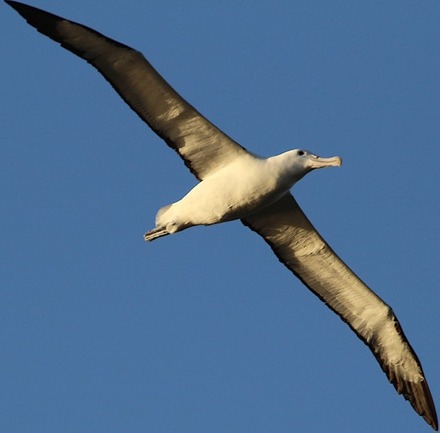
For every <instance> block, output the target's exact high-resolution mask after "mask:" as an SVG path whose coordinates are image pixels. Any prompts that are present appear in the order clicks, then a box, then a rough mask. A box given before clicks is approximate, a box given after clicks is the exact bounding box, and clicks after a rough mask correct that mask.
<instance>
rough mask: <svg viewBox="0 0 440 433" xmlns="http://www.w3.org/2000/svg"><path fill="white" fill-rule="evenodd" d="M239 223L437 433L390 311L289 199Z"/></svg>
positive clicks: (422, 384) (417, 369)
mask: <svg viewBox="0 0 440 433" xmlns="http://www.w3.org/2000/svg"><path fill="white" fill-rule="evenodd" d="M242 222H243V224H245V225H246V226H248V227H249V228H250V229H251V230H253V231H255V232H257V233H258V234H259V235H260V236H262V237H263V238H264V240H265V241H266V242H267V243H268V244H269V245H270V247H271V248H272V250H273V252H274V253H275V255H276V256H277V257H278V259H279V260H280V261H281V262H282V263H283V264H284V265H285V266H286V267H287V268H288V269H290V270H291V271H292V272H293V273H294V274H295V275H296V276H297V277H298V278H299V279H300V280H301V281H302V282H303V283H304V284H305V285H306V286H307V287H308V288H309V289H310V290H311V291H312V292H313V293H315V294H316V295H317V296H318V297H319V298H320V299H321V300H322V301H324V302H325V303H326V304H327V305H328V306H329V307H330V308H331V309H332V310H333V311H334V312H335V313H336V314H338V315H339V316H340V317H341V319H342V320H344V321H345V322H346V323H347V324H348V325H349V326H350V327H351V328H352V329H353V331H354V332H355V333H356V334H357V335H358V337H359V338H361V339H362V340H363V341H364V343H365V344H366V345H367V346H368V347H369V348H370V350H371V351H372V352H373V354H374V356H375V357H376V359H377V360H378V362H379V364H380V366H381V368H382V370H383V371H384V372H385V374H386V375H387V376H388V379H389V380H390V382H391V383H392V384H393V385H394V387H395V388H396V390H397V392H398V393H399V394H403V396H404V397H405V399H407V400H408V401H409V402H410V403H411V405H412V406H413V408H414V409H415V411H416V412H417V413H418V414H419V415H421V416H422V417H423V418H424V419H425V420H426V421H427V422H428V424H430V425H431V426H432V427H433V428H434V429H435V430H437V429H438V424H437V414H436V411H435V407H434V402H433V400H432V397H431V392H430V391H429V387H428V384H427V382H426V379H425V377H424V374H423V370H422V366H421V365H420V361H419V360H418V358H417V355H416V354H415V352H414V350H413V349H412V347H411V346H410V344H409V342H408V340H407V339H406V337H405V335H404V333H403V331H402V328H401V327H400V324H399V321H398V320H397V318H396V316H395V315H394V313H393V311H392V310H391V308H390V307H389V306H388V305H387V304H386V303H385V302H383V301H382V299H380V298H379V297H378V296H377V295H376V294H375V293H374V292H373V291H372V290H371V289H369V288H368V287H367V286H366V285H365V284H364V283H363V282H362V281H361V280H360V279H359V278H358V277H357V276H356V275H355V274H354V273H353V272H352V271H351V270H350V269H349V268H348V266H347V265H346V264H345V263H344V262H343V261H342V260H341V259H340V258H339V257H338V256H337V255H336V254H335V252H334V251H333V250H332V249H331V248H330V246H329V245H328V244H327V243H326V242H325V240H324V239H323V238H322V237H321V236H320V234H319V233H318V232H317V231H316V229H315V228H314V227H313V225H312V224H311V223H310V221H309V220H308V219H307V217H306V216H305V215H304V213H303V211H302V210H301V208H300V207H299V205H298V203H297V202H296V201H295V199H294V198H293V197H292V195H291V194H287V195H285V196H284V197H282V198H281V199H280V200H278V201H277V202H276V203H274V204H272V205H270V206H268V207H266V208H265V209H263V210H261V211H258V212H256V213H254V214H252V215H250V216H248V217H246V218H245V219H243V220H242Z"/></svg>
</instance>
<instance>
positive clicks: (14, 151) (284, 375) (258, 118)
mask: <svg viewBox="0 0 440 433" xmlns="http://www.w3.org/2000/svg"><path fill="white" fill-rule="evenodd" d="M33 4H34V5H35V6H38V7H41V8H43V9H46V10H49V11H51V12H54V13H56V14H59V15H62V16H64V17H67V18H69V19H72V20H75V21H78V22H81V23H84V24H86V25H89V26H91V27H93V28H95V29H97V30H98V31H100V32H103V33H104V34H106V35H108V36H111V37H113V38H115V39H117V40H119V41H121V42H124V43H126V44H128V45H130V46H132V47H135V48H137V49H138V50H140V51H142V52H143V53H144V54H145V56H146V57H147V58H148V59H149V60H150V61H151V62H152V63H153V65H154V66H155V67H156V68H157V69H158V70H159V71H160V72H161V73H162V74H163V75H164V77H165V78H166V79H167V80H168V81H169V82H170V83H171V84H172V85H173V86H174V87H175V88H176V89H177V90H178V91H179V92H180V93H181V94H182V95H183V96H184V97H185V98H186V99H187V100H189V101H190V102H191V103H192V104H193V105H195V106H196V107H197V108H198V109H199V111H201V112H202V113H203V114H204V115H205V116H207V117H208V118H209V119H210V120H211V121H213V122H214V123H215V124H216V125H217V126H219V127H220V128H222V129H223V130H224V131H225V132H226V133H228V134H229V135H230V136H232V137H234V138H235V139H236V140H237V141H239V142H240V143H241V144H242V145H243V146H245V147H246V148H248V149H249V150H252V151H254V152H256V153H259V154H262V155H272V154H276V153H280V152H282V151H285V150H287V149H290V148H296V147H302V148H306V149H310V150H312V151H314V152H316V153H318V154H320V155H322V156H331V155H340V156H342V158H343V160H344V165H343V166H342V167H341V168H338V169H336V168H334V169H329V170H322V171H318V172H315V173H312V174H311V175H309V176H307V177H306V178H305V179H304V180H303V181H301V182H300V183H299V184H298V185H297V186H295V188H294V194H295V196H296V197H297V199H298V201H299V203H300V205H301V206H302V207H303V209H304V210H305V212H306V213H307V214H308V215H309V217H310V218H311V220H312V221H313V223H314V224H315V226H316V227H317V228H318V229H319V231H320V232H321V233H322V235H323V236H324V237H325V238H326V239H327V240H328V242H329V243H330V244H331V245H332V246H333V248H334V249H335V250H336V251H337V252H338V253H339V255H340V256H341V257H342V258H343V259H344V260H345V261H346V262H347V263H348V264H349V266H350V267H351V268H352V269H354V270H355V271H356V272H357V273H358V275H359V276H360V277H361V278H362V279H364V280H365V281H366V282H367V283H368V284H369V285H370V286H371V287H372V288H373V289H374V290H375V291H376V292H377V293H378V294H379V295H380V296H381V297H382V298H383V299H384V300H386V301H387V302H388V303H390V305H391V306H392V307H393V309H394V311H395V312H396V314H397V316H398V318H399V319H400V322H401V324H402V326H403V328H404V330H405V333H406V335H407V337H408V338H409V340H410V341H411V343H412V345H413V347H414V348H415V350H416V351H417V353H418V355H419V357H420V359H421V361H422V364H423V367H424V370H425V373H426V375H427V378H428V382H429V384H430V387H431V391H432V393H433V397H434V400H436V401H437V405H440V371H439V368H438V366H439V365H440V350H439V348H438V341H439V337H440V335H439V334H440V316H439V314H438V308H439V301H440V295H439V283H438V274H437V272H438V266H439V265H438V263H439V259H440V252H439V248H438V246H439V244H440V230H439V217H440V203H439V183H438V170H439V169H438V166H439V162H440V109H439V102H440V100H439V98H440V84H439V76H440V60H439V59H440V56H439V46H440V28H439V26H438V20H439V17H440V3H439V2H438V1H434V0H432V1H423V2H413V1H405V0H395V1H387V2H379V1H369V2H365V1H357V0H355V1H353V0H351V1H331V2H330V1H318V0H317V1H305V0H304V1H295V2H292V1H279V2H269V1H267V2H263V1H260V2H245V1H243V2H221V1H210V2H202V1H189V2H171V1H160V2H159V1H156V2H154V1H149V2H142V1H134V0H111V1H100V0H96V1H93V2H89V1H85V0H77V1H75V2H62V3H60V2H58V1H49V0H45V1H43V0H39V1H38V2H37V1H36V2H34V3H33ZM1 7H2V13H1V26H2V32H3V35H4V37H3V38H1V39H0V49H1V52H2V68H1V69H0V78H1V82H2V83H3V86H2V98H1V99H2V103H1V104H0V110H1V111H0V119H1V120H0V122H1V128H0V140H1V146H0V183H1V185H2V194H1V195H0V206H1V209H2V212H1V216H0V218H1V219H0V223H1V228H2V229H1V232H0V233H1V234H0V238H1V241H0V242H1V249H0V259H1V262H2V267H1V270H0V275H1V287H2V289H1V299H0V317H1V319H0V320H1V330H2V332H1V350H2V354H1V359H2V368H1V373H0V377H1V389H2V392H1V393H0V406H1V407H2V412H3V413H2V416H1V417H0V428H1V430H2V431H5V432H11V433H29V432H33V433H39V432H44V433H50V432H56V433H59V432H63V433H70V432H72V433H73V432H84V433H95V432H106V433H113V432H131V433H137V432H154V433H170V432H179V433H187V432H188V433H189V432H191V433H198V432H203V433H205V432H210V433H217V432H218V433H220V432H240V433H246V432H252V433H260V432H261V433H262V432H268V431H270V432H274V433H275V432H276V433H285V432H286V433H287V432H295V431H313V432H328V431H338V432H353V431H356V432H357V433H362V432H371V431H372V430H378V431H386V432H388V433H391V432H402V431H416V430H417V431H430V427H429V426H428V425H427V424H425V423H424V421H423V420H422V419H421V418H420V417H418V416H417V415H416V414H415V412H413V410H412V408H411V407H410V405H409V404H408V403H407V402H405V401H404V400H403V398H402V397H400V396H398V395H397V394H396V393H395V391H394V388H393V387H392V386H391V385H389V384H388V383H387V380H386V377H385V375H384V374H383V373H382V371H381V370H380V368H379V366H378V364H377V363H376V361H375V359H374V358H373V356H372V355H371V353H370V352H369V350H368V349H367V348H366V347H365V346H364V345H363V344H362V342H361V341H360V340H358V339H357V337H356V336H355V335H354V334H353V333H352V332H351V331H350V330H349V329H348V327H347V326H346V325H345V324H344V323H343V322H342V321H341V320H340V319H339V318H338V317H336V316H335V315H334V313H332V312H331V311H330V310H328V309H327V308H326V307H325V306H324V305H323V304H322V303H321V302H320V301H319V300H318V299H317V298H315V297H314V296H313V295H312V294H311V293H310V292H309V291H308V290H307V289H306V288H305V287H304V286H303V285H302V284H301V283H300V282H299V281H298V280H296V279H295V278H294V277H293V276H292V275H291V274H290V273H289V272H288V271H287V270H286V269H285V268H284V267H283V266H282V265H281V264H280V263H278V261H277V260H276V258H275V257H274V256H273V254H272V253H271V251H270V250H269V248H268V247H267V246H266V245H265V243H264V242H263V241H262V240H261V239H260V238H259V237H258V236H256V235H255V234H254V233H252V232H251V231H249V230H247V229H246V228H245V227H243V226H242V225H241V224H240V223H238V222H234V223H229V224H224V225H221V226H216V227H209V228H204V227H202V228H193V229H190V230H187V231H186V232H183V233H179V234H177V235H175V236H169V237H167V238H163V239H160V240H158V241H157V242H154V243H152V244H146V243H145V242H144V241H143V239H142V234H143V233H144V232H145V231H146V230H147V229H150V228H152V227H153V225H154V216H155V213H156V211H157V209H158V208H159V207H161V206H163V205H165V204H167V203H169V202H172V201H175V200H177V199H178V198H180V197H181V196H182V195H183V194H185V193H186V192H187V190H188V189H189V188H191V187H192V186H193V185H194V184H195V180H194V178H192V176H191V175H190V173H189V172H188V171H187V169H186V168H185V167H184V166H183V164H182V163H181V162H180V160H179V158H177V156H176V155H175V154H174V152H173V151H171V150H169V149H168V148H167V147H166V145H165V144H164V143H163V142H162V141H161V140H160V139H158V138H157V137H156V136H155V135H154V134H153V133H152V132H151V131H150V130H149V129H148V127H146V125H144V124H143V123H142V122H141V121H140V120H139V119H138V118H137V116H136V115H135V114H134V113H132V112H131V110H130V109H129V108H128V107H127V106H126V105H125V104H124V103H123V102H122V100H120V98H119V97H118V95H117V94H116V93H115V92H114V91H113V90H112V89H111V88H110V86H109V85H108V84H107V83H106V82H105V81H104V80H103V79H102V78H101V76H100V75H99V74H98V73H96V72H95V71H94V70H93V68H91V67H90V66H89V65H87V64H86V63H85V62H83V61H82V60H80V59H78V58H76V57H75V56H73V55H72V54H71V53H68V52H67V51H65V50H63V49H61V48H59V47H58V46H57V45H56V44H55V43H53V42H52V41H50V40H48V39H47V38H45V37H43V36H42V35H40V34H38V33H37V32H36V31H35V30H33V29H32V28H31V27H29V26H28V25H27V24H26V23H25V22H24V21H23V20H22V18H21V17H19V16H18V15H17V14H16V13H15V12H14V11H13V10H12V9H10V8H9V7H7V6H6V5H5V4H3V3H2V4H1ZM439 409H440V408H439Z"/></svg>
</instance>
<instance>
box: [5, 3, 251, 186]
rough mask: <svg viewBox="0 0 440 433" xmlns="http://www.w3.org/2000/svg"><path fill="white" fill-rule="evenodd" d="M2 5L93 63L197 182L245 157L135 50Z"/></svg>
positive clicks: (54, 19) (30, 10)
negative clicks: (185, 166) (179, 157)
mask: <svg viewBox="0 0 440 433" xmlns="http://www.w3.org/2000/svg"><path fill="white" fill-rule="evenodd" d="M6 3H8V4H9V5H10V6H12V7H13V8H14V9H15V10H16V11H17V12H18V13H19V14H20V15H21V16H22V17H23V18H24V19H25V20H26V21H27V22H28V23H29V24H30V25H32V26H34V27H35V28H36V29H37V30H38V31H39V32H41V33H43V34H44V35H46V36H48V37H49V38H51V39H53V40H54V41H56V42H59V43H60V44H61V46H63V47H64V48H66V49H68V50H69V51H71V52H72V53H74V54H76V55H78V56H79V57H82V58H83V59H85V60H86V61H87V62H89V63H90V64H91V65H93V66H94V67H95V68H96V69H97V70H98V71H99V72H100V73H101V74H102V75H103V76H104V77H105V78H106V79H107V81H109V83H110V84H111V85H112V86H113V87H114V89H115V90H116V91H117V92H118V93H119V95H120V96H121V97H122V99H123V100H124V101H125V102H126V103H127V104H128V105H129V106H130V107H131V108H132V109H133V110H134V111H135V112H136V113H137V114H138V115H139V117H140V118H141V119H142V120H144V121H145V122H146V123H147V124H148V125H149V126H150V127H151V129H152V130H153V131H154V132H155V133H156V134H157V135H159V136H160V137H161V138H163V139H164V140H165V141H166V143H167V144H168V145H169V146H170V147H171V148H173V149H174V150H176V151H177V152H178V154H179V155H180V156H181V158H182V159H183V160H184V162H185V164H186V165H187V167H188V168H189V169H190V170H191V172H192V173H193V174H194V175H195V176H196V177H197V178H198V179H203V178H205V177H206V176H208V175H209V174H210V173H212V172H214V171H216V170H218V169H219V168H221V167H222V166H223V165H226V164H228V163H229V162H230V161H232V160H233V159H235V158H236V157H237V156H239V155H242V154H244V153H247V151H246V150H245V149H244V148H243V147H242V146H240V145H239V144H237V143H236V142H235V141H233V140H232V139H231V138H229V137H228V136H227V135H226V134H224V133H223V132H222V131H220V130H219V129H218V128H217V127H216V126H214V125H213V124H212V123H211V122H209V121H208V120H207V119H206V118H205V117H203V116H202V115H201V114H200V113H199V112H198V111H197V110H196V109H195V108H194V107H192V106H191V105H190V104H189V103H188V102H186V101H185V100H184V99H183V98H182V97H181V96H180V95H179V94H178V93H177V92H176V91H175V90H174V89H173V88H172V87H171V86H170V85H169V84H168V83H167V82H166V81H165V80H164V79H163V78H162V77H161V76H160V75H159V73H158V72H157V71H156V70H155V69H154V68H153V67H152V66H151V65H150V63H149V62H148V61H147V60H146V59H145V57H144V56H143V55H142V54H141V53H139V52H138V51H136V50H133V49H132V48H130V47H128V46H126V45H123V44H121V43H119V42H117V41H114V40H112V39H110V38H107V37H106V36H104V35H102V34H100V33H98V32H96V31H95V30H93V29H90V28H88V27H85V26H83V25H81V24H77V23H74V22H71V21H68V20H66V19H64V18H61V17H58V16H56V15H53V14H51V13H48V12H45V11H42V10H41V9H37V8H34V7H32V6H28V5H24V4H22V3H18V2H14V1H9V0H6Z"/></svg>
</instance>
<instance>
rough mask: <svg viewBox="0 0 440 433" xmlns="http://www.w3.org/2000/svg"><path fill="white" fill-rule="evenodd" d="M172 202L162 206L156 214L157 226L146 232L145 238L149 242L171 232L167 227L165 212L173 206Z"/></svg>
mask: <svg viewBox="0 0 440 433" xmlns="http://www.w3.org/2000/svg"><path fill="white" fill-rule="evenodd" d="M171 206H172V204H169V205H167V206H164V207H161V208H160V209H159V210H158V211H157V214H156V227H155V228H154V229H152V230H150V231H148V232H147V233H145V234H144V239H145V240H146V241H148V242H151V241H154V239H157V238H160V237H162V236H167V235H169V234H170V232H169V231H168V230H167V229H166V226H167V222H166V221H165V218H164V214H165V213H166V212H167V211H168V210H169V209H170V208H171Z"/></svg>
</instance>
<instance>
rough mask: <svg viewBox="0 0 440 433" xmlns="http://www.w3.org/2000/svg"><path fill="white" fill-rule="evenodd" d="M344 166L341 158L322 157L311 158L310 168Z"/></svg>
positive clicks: (314, 156)
mask: <svg viewBox="0 0 440 433" xmlns="http://www.w3.org/2000/svg"><path fill="white" fill-rule="evenodd" d="M341 165H342V159H341V158H340V157H339V156H332V157H331V158H321V157H320V156H316V155H311V156H310V168H312V169H314V168H324V167H339V166H341Z"/></svg>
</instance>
